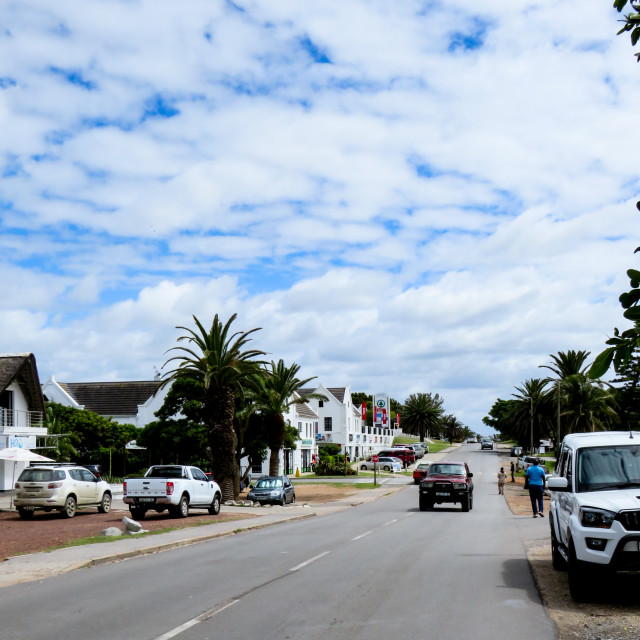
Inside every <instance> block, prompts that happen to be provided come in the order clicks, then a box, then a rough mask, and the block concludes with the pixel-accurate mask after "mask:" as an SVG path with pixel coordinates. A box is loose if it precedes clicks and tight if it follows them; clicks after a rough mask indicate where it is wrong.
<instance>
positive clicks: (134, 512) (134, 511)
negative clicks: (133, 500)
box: [129, 507, 147, 520]
mask: <svg viewBox="0 0 640 640" xmlns="http://www.w3.org/2000/svg"><path fill="white" fill-rule="evenodd" d="M129 513H130V514H131V517H132V518H133V519H134V520H144V516H145V514H146V513H147V512H146V511H145V510H144V509H141V508H140V507H131V508H130V509H129Z"/></svg>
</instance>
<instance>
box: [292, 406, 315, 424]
mask: <svg viewBox="0 0 640 640" xmlns="http://www.w3.org/2000/svg"><path fill="white" fill-rule="evenodd" d="M296 413H297V414H298V415H299V416H300V417H301V418H311V419H312V420H317V419H318V414H317V413H316V412H315V411H314V410H313V409H312V408H311V407H310V406H309V405H308V404H297V405H296Z"/></svg>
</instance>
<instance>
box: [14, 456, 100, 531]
mask: <svg viewBox="0 0 640 640" xmlns="http://www.w3.org/2000/svg"><path fill="white" fill-rule="evenodd" d="M13 504H14V505H15V506H16V508H17V509H18V513H19V514H20V517H21V518H24V519H25V520H29V519H30V518H33V514H34V513H35V511H36V510H38V509H42V510H43V511H52V510H54V509H55V510H57V511H59V512H60V514H61V515H62V516H63V517H65V518H73V516H75V515H76V510H77V509H78V508H80V507H98V511H99V512H100V513H109V511H110V510H111V488H110V487H109V484H108V483H107V482H105V481H104V480H101V479H100V478H97V477H96V476H94V475H93V473H91V471H89V470H88V469H85V468H84V467H81V466H78V465H75V464H46V465H44V464H43V465H38V466H32V467H27V468H26V469H25V470H24V471H23V472H22V473H21V474H20V476H19V477H18V480H17V481H16V484H15V497H14V499H13Z"/></svg>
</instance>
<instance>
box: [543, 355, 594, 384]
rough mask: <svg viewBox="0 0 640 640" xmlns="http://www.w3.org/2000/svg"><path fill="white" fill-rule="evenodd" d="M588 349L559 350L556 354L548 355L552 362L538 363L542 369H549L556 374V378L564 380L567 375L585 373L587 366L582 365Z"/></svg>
mask: <svg viewBox="0 0 640 640" xmlns="http://www.w3.org/2000/svg"><path fill="white" fill-rule="evenodd" d="M590 353H591V352H590V351H582V350H581V351H574V350H573V349H569V351H567V352H564V351H559V352H558V355H557V356H554V355H551V354H550V355H549V357H550V358H551V359H552V360H553V362H554V364H553V365H549V364H543V365H540V366H541V368H543V369H551V371H553V372H554V373H555V374H556V378H555V379H556V380H564V379H565V378H568V377H569V376H572V375H575V374H576V373H585V371H586V370H587V367H586V366H585V365H584V363H585V361H586V359H587V358H588V357H589V354H590Z"/></svg>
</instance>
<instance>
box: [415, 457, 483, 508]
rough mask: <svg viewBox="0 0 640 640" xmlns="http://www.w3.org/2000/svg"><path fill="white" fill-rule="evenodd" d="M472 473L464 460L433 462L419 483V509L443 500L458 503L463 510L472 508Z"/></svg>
mask: <svg viewBox="0 0 640 640" xmlns="http://www.w3.org/2000/svg"><path fill="white" fill-rule="evenodd" d="M472 478H473V473H471V471H469V465H468V464H467V463H466V462H450V461H449V460H447V461H442V462H434V463H432V464H431V466H430V467H429V471H428V472H427V476H426V477H425V478H424V480H422V482H421V483H420V511H427V510H428V509H433V506H434V505H435V504H442V503H443V502H451V503H454V504H455V503H460V504H461V505H462V510H463V511H469V510H470V509H473V480H472Z"/></svg>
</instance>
